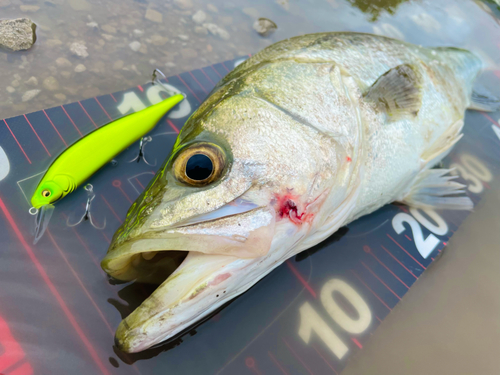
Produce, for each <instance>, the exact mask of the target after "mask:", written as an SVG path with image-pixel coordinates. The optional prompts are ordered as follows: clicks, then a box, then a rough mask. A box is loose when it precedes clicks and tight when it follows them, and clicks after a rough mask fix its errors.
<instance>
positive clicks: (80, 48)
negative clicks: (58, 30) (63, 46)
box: [69, 42, 89, 58]
mask: <svg viewBox="0 0 500 375" xmlns="http://www.w3.org/2000/svg"><path fill="white" fill-rule="evenodd" d="M69 49H70V51H71V53H73V55H75V56H78V57H81V58H86V57H88V55H89V53H88V52H87V46H86V45H85V44H83V42H74V43H72V44H71V46H70V47H69Z"/></svg>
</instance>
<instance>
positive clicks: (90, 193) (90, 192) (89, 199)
mask: <svg viewBox="0 0 500 375" xmlns="http://www.w3.org/2000/svg"><path fill="white" fill-rule="evenodd" d="M84 189H85V190H86V191H87V203H86V205H85V212H84V214H83V216H82V217H81V219H80V220H78V222H76V223H74V224H70V223H69V217H68V218H67V219H66V225H67V226H68V227H75V226H77V225H78V224H80V223H81V222H82V221H84V220H88V221H89V222H90V225H92V226H93V227H94V228H95V229H99V230H102V229H104V228H105V227H106V218H104V223H103V225H102V227H100V226H98V225H97V224H96V223H94V219H93V217H92V213H91V212H90V206H91V204H92V201H93V200H94V198H95V193H94V187H93V186H92V185H91V184H87V185H85V186H84Z"/></svg>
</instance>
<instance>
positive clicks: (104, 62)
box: [0, 0, 500, 118]
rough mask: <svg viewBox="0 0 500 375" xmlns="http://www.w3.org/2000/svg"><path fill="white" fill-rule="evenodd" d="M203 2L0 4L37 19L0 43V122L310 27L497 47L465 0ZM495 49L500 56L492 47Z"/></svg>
mask: <svg viewBox="0 0 500 375" xmlns="http://www.w3.org/2000/svg"><path fill="white" fill-rule="evenodd" d="M209 1H210V2H208V1H204V0H153V1H147V0H0V19H15V18H24V17H26V18H30V19H31V20H33V21H34V22H35V23H36V24H37V29H36V30H37V31H36V33H37V41H36V43H35V45H34V47H33V48H32V49H30V50H28V51H18V52H10V51H7V50H5V49H0V118H8V117H12V116H15V115H19V114H23V113H27V112H33V111H36V110H40V109H43V108H49V107H53V106H57V105H61V104H65V103H70V102H75V101H77V100H81V99H86V98H89V97H93V96H96V95H101V94H107V93H110V92H115V91H119V90H124V89H127V88H129V87H133V86H136V85H138V84H142V83H145V82H146V81H147V80H149V79H150V77H151V73H152V71H153V69H154V68H159V69H161V70H162V71H163V72H164V73H165V74H166V75H167V76H168V75H173V74H177V73H181V72H185V71H189V70H192V69H196V68H200V67H203V66H206V65H210V64H213V63H217V62H221V61H224V60H228V59H233V58H235V57H237V56H243V55H247V54H251V53H255V52H257V51H259V50H261V49H262V48H264V47H266V46H267V45H269V44H271V43H273V42H275V41H278V40H282V39H285V38H288V37H292V36H295V35H300V34H305V33H311V32H320V31H337V30H343V31H344V30H355V31H363V32H372V33H378V34H383V35H387V36H392V37H397V38H400V39H406V40H408V41H410V42H413V43H417V44H424V45H425V44H434V45H436V44H444V45H450V44H451V45H458V46H461V47H467V46H468V45H470V46H473V47H474V48H476V47H479V46H480V45H481V44H483V45H485V46H491V45H492V43H497V42H494V41H492V38H493V36H492V35H493V34H491V33H484V32H483V30H477V29H473V28H472V27H471V25H469V24H467V22H465V20H466V19H467V18H468V17H477V15H478V14H480V15H481V17H483V18H484V21H481V22H477V23H476V25H477V24H479V25H483V24H484V25H487V24H489V25H494V26H497V27H498V25H497V24H496V21H493V18H492V17H491V14H488V12H490V13H491V11H490V10H489V9H488V8H487V7H486V6H484V5H483V4H475V3H474V2H472V1H466V2H465V3H466V4H464V3H463V2H460V1H452V0H442V2H441V3H440V6H439V8H438V7H436V6H435V5H434V3H433V2H432V1H430V0H429V1H424V0H421V1H414V2H406V1H404V0H381V1H377V2H376V4H377V5H374V4H375V3H374V2H370V1H363V0H230V1H228V0H209ZM367 4H368V5H367ZM481 8H483V9H481ZM485 10H487V12H485ZM261 17H262V18H267V19H269V20H271V21H272V22H274V23H275V24H276V25H277V27H278V28H277V30H275V31H274V32H273V33H271V34H270V35H268V36H267V37H263V36H261V35H259V33H258V30H259V29H260V28H259V24H258V22H257V21H258V20H259V18H261ZM492 27H493V26H492ZM479 34H480V37H478V36H477V35H479ZM488 48H490V49H491V47H488ZM483 55H485V54H483ZM493 55H494V57H492V58H491V59H492V60H495V61H498V60H500V56H498V55H499V54H498V51H497V50H496V51H495V52H494V53H493Z"/></svg>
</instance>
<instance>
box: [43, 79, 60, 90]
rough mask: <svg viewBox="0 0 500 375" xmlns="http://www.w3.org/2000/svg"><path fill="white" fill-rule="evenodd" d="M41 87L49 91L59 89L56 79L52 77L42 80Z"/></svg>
mask: <svg viewBox="0 0 500 375" xmlns="http://www.w3.org/2000/svg"><path fill="white" fill-rule="evenodd" d="M43 87H45V88H46V89H47V90H49V91H55V90H57V89H59V82H57V79H55V78H54V77H52V76H50V77H47V78H45V79H44V80H43Z"/></svg>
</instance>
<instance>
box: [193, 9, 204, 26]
mask: <svg viewBox="0 0 500 375" xmlns="http://www.w3.org/2000/svg"><path fill="white" fill-rule="evenodd" d="M192 18H193V21H194V22H195V23H198V24H200V25H201V24H202V23H203V22H205V20H206V19H207V14H206V13H205V12H204V11H202V10H199V11H197V12H196V13H195V14H193V17H192Z"/></svg>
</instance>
